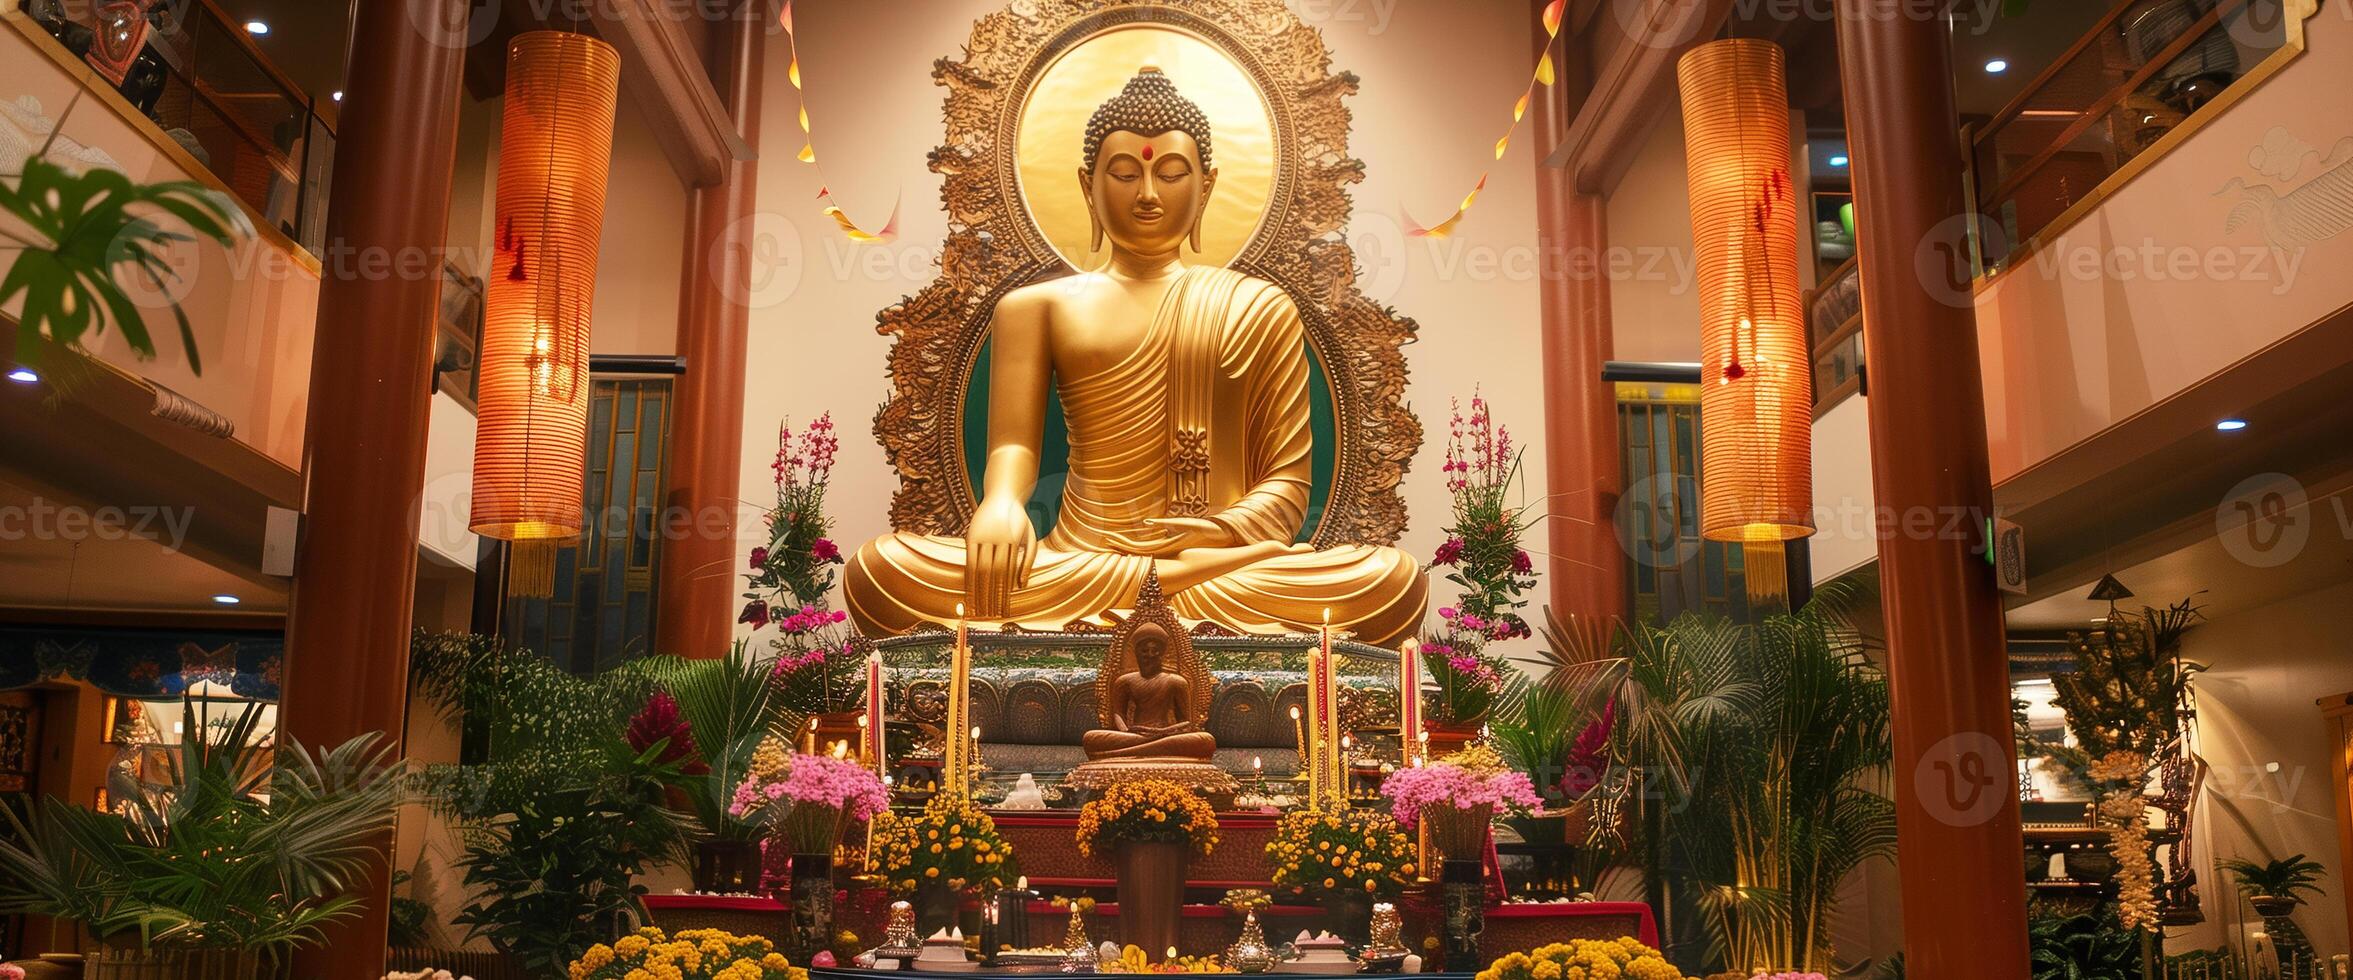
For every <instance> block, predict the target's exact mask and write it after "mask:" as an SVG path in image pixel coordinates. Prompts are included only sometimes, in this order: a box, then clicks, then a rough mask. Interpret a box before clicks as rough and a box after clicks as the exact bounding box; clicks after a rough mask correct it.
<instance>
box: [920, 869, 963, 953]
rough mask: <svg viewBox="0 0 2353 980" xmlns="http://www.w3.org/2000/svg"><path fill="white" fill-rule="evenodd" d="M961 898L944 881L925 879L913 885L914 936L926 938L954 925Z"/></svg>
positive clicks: (961, 902)
mask: <svg viewBox="0 0 2353 980" xmlns="http://www.w3.org/2000/svg"><path fill="white" fill-rule="evenodd" d="M962 899H963V896H961V895H959V894H957V893H956V889H955V888H953V887H951V886H949V884H948V883H947V882H945V881H941V880H939V879H937V878H926V879H924V880H922V881H919V882H916V883H915V934H916V936H917V937H918V938H928V937H930V936H931V934H932V933H935V932H938V931H940V930H942V929H947V928H951V927H954V926H955V925H956V914H957V912H958V911H959V909H958V906H961V905H962V904H963V901H962Z"/></svg>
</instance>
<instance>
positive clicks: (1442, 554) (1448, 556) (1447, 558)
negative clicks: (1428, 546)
mask: <svg viewBox="0 0 2353 980" xmlns="http://www.w3.org/2000/svg"><path fill="white" fill-rule="evenodd" d="M1461 560H1462V539H1461V538H1447V539H1446V543H1445V544H1442V545H1439V546H1438V553H1437V554H1434V555H1431V556H1430V561H1431V562H1432V563H1434V564H1439V565H1452V564H1454V563H1455V562H1458V561H1461Z"/></svg>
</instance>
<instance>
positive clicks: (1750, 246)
mask: <svg viewBox="0 0 2353 980" xmlns="http://www.w3.org/2000/svg"><path fill="white" fill-rule="evenodd" d="M1676 77H1677V79H1678V80H1679V81H1680V82H1681V84H1682V91H1683V130H1684V132H1683V147H1684V153H1683V155H1684V165H1685V167H1686V170H1687V173H1688V179H1689V183H1690V188H1691V237H1692V242H1693V244H1694V245H1695V246H1696V251H1697V259H1698V271H1699V289H1700V296H1699V306H1700V325H1701V334H1700V385H1701V394H1700V446H1701V450H1702V452H1701V456H1700V531H1701V533H1702V534H1705V535H1706V536H1707V537H1708V538H1710V539H1712V540H1717V541H1760V542H1761V541H1785V540H1789V539H1792V538H1802V537H1805V536H1807V535H1810V534H1812V533H1813V531H1814V518H1813V495H1814V494H1813V487H1814V476H1813V470H1814V466H1813V421H1814V392H1813V371H1812V358H1811V357H1810V351H1809V350H1808V349H1807V343H1806V322H1805V309H1804V306H1805V304H1804V302H1803V297H1802V296H1801V295H1800V293H1799V287H1798V266H1797V263H1798V239H1797V236H1798V224H1799V219H1798V215H1797V210H1798V207H1799V203H1798V201H1799V192H1798V188H1797V187H1796V186H1795V185H1794V182H1793V181H1792V180H1791V178H1790V157H1791V153H1792V146H1791V144H1790V140H1789V94H1788V88H1787V86H1786V85H1785V84H1784V83H1783V81H1782V61H1781V48H1780V47H1779V46H1777V45H1775V44H1773V43H1772V42H1770V41H1761V40H1756V39H1753V38H1734V39H1731V40H1724V41H1716V42H1713V43H1710V44H1705V45H1701V46H1699V47H1697V48H1694V49H1692V50H1691V51H1690V53H1688V54H1685V55H1684V56H1683V60H1682V62H1681V63H1680V64H1679V65H1677V67H1676Z"/></svg>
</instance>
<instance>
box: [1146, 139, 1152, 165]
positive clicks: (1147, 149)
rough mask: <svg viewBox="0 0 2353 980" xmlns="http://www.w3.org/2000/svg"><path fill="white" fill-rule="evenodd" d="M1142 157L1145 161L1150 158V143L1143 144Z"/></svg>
mask: <svg viewBox="0 0 2353 980" xmlns="http://www.w3.org/2000/svg"><path fill="white" fill-rule="evenodd" d="M1144 159H1145V160H1147V161H1149V160H1151V159H1152V144H1150V143H1146V144H1144Z"/></svg>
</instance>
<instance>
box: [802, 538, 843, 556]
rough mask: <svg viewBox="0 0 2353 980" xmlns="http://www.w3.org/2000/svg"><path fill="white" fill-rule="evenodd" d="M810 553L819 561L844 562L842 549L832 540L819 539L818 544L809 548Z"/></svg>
mask: <svg viewBox="0 0 2353 980" xmlns="http://www.w3.org/2000/svg"><path fill="white" fill-rule="evenodd" d="M809 553H810V554H812V555H815V556H817V560H818V561H840V560H842V549H841V547H840V546H839V545H836V544H834V543H833V539H831V538H818V539H817V543H816V544H813V545H810V546H809Z"/></svg>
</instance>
